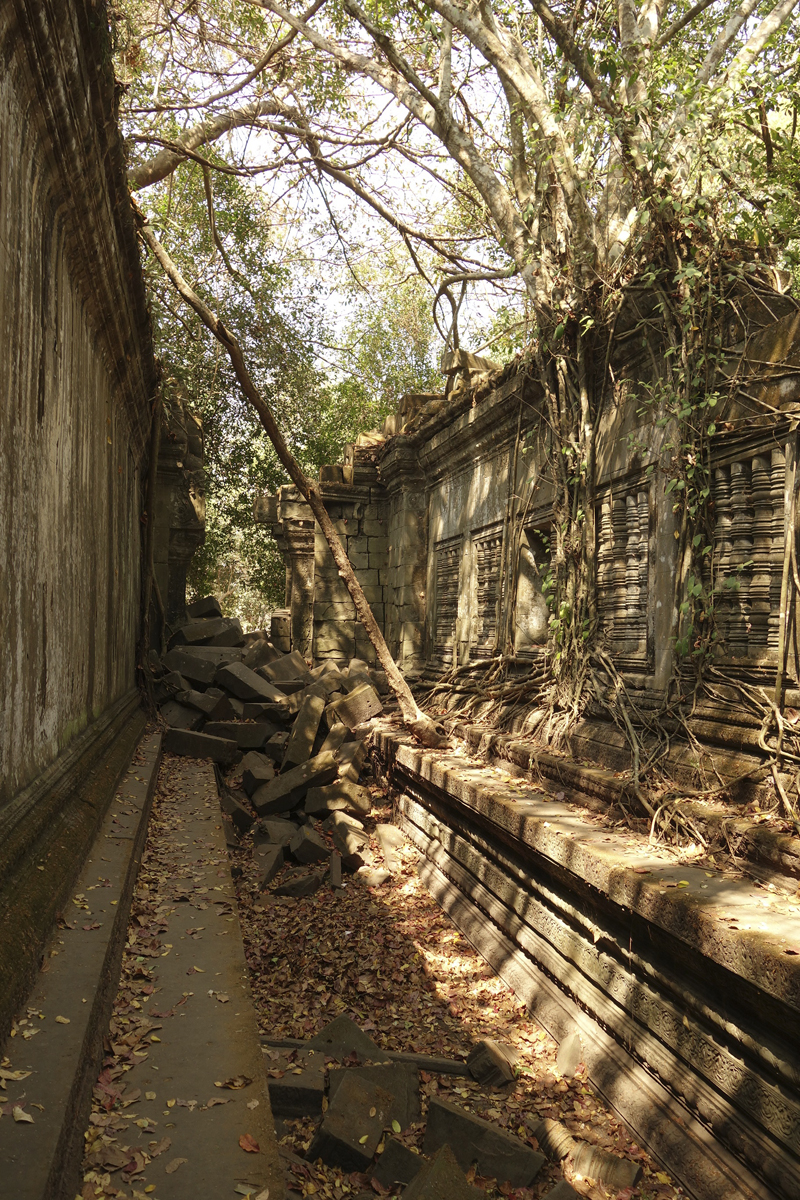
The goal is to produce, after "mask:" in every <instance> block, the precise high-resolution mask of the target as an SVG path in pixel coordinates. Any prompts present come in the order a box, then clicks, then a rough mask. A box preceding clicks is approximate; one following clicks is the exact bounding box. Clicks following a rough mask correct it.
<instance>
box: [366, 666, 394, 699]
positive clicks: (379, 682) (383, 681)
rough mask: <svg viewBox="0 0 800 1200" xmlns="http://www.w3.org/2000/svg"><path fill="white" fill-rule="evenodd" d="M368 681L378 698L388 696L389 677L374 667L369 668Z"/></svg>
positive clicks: (389, 689)
mask: <svg viewBox="0 0 800 1200" xmlns="http://www.w3.org/2000/svg"><path fill="white" fill-rule="evenodd" d="M369 680H370V683H371V684H372V686H373V687H374V688H375V691H376V692H377V693H378V695H379V696H388V695H389V692H390V691H391V688H390V687H389V676H388V675H387V674H386V672H385V671H379V670H377V669H376V668H375V667H370V670H369Z"/></svg>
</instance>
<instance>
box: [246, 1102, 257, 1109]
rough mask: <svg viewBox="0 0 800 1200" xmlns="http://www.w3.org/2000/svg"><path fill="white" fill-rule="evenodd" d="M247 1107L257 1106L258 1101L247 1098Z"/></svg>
mask: <svg viewBox="0 0 800 1200" xmlns="http://www.w3.org/2000/svg"><path fill="white" fill-rule="evenodd" d="M247 1107H248V1108H250V1109H253V1108H258V1101H257V1100H248V1101H247Z"/></svg>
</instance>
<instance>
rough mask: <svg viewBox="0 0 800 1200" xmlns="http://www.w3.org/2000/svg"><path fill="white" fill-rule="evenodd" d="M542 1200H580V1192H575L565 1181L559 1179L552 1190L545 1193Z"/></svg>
mask: <svg viewBox="0 0 800 1200" xmlns="http://www.w3.org/2000/svg"><path fill="white" fill-rule="evenodd" d="M544 1200H580V1192H576V1191H575V1188H574V1187H573V1186H572V1184H571V1183H567V1181H566V1179H561V1180H560V1181H559V1182H558V1183H557V1184H556V1186H555V1187H554V1188H551V1189H550V1191H549V1192H547V1194H546V1195H545V1196H544Z"/></svg>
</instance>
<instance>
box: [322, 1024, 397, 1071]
mask: <svg viewBox="0 0 800 1200" xmlns="http://www.w3.org/2000/svg"><path fill="white" fill-rule="evenodd" d="M308 1046H309V1047H310V1048H311V1049H313V1050H321V1051H322V1052H323V1053H325V1054H327V1055H328V1056H329V1057H330V1058H335V1059H337V1061H339V1062H342V1061H343V1060H344V1059H345V1058H347V1057H348V1056H349V1055H351V1054H355V1056H356V1058H358V1059H360V1060H361V1061H362V1062H365V1061H371V1062H380V1061H381V1060H382V1059H384V1058H385V1057H386V1055H384V1053H383V1051H382V1050H380V1049H379V1047H378V1046H377V1045H376V1044H375V1042H373V1040H372V1038H371V1037H369V1036H368V1035H367V1034H366V1033H364V1031H363V1029H359V1027H358V1025H356V1023H355V1021H351V1020H350V1018H349V1017H336V1018H335V1019H334V1020H333V1021H331V1022H330V1024H329V1025H326V1026H325V1028H324V1029H321V1030H320V1031H319V1033H317V1034H315V1035H314V1037H313V1038H311V1040H310V1041H309V1042H308Z"/></svg>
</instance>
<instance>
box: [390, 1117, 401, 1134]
mask: <svg viewBox="0 0 800 1200" xmlns="http://www.w3.org/2000/svg"><path fill="white" fill-rule="evenodd" d="M392 1132H393V1133H400V1132H401V1129H400V1122H399V1121H398V1120H397V1119H396V1118H395V1120H394V1121H392Z"/></svg>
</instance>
